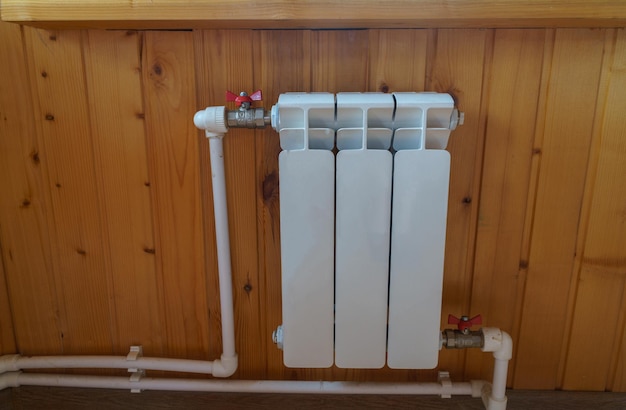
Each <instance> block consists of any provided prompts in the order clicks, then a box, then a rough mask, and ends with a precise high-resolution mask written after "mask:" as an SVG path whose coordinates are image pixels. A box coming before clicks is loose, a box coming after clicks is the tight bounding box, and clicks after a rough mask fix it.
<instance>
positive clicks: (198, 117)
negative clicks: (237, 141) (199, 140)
mask: <svg viewBox="0 0 626 410" xmlns="http://www.w3.org/2000/svg"><path fill="white" fill-rule="evenodd" d="M225 117H226V107H223V106H222V107H207V108H205V109H204V110H200V111H198V112H197V113H196V114H195V115H194V116H193V123H194V125H195V126H196V127H197V128H199V129H201V130H204V131H205V132H206V136H207V137H218V136H223V135H224V134H225V133H226V132H227V131H228V127H227V126H226V120H225Z"/></svg>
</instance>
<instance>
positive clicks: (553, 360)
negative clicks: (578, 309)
mask: <svg viewBox="0 0 626 410" xmlns="http://www.w3.org/2000/svg"><path fill="white" fill-rule="evenodd" d="M603 48H604V33H603V32H602V31H599V30H595V31H592V30H558V31H557V33H556V37H555V43H554V51H553V54H552V56H547V57H546V62H545V64H550V67H551V70H550V73H549V75H550V85H549V88H548V90H547V99H546V103H545V106H542V107H540V109H541V110H545V113H546V114H545V123H544V125H543V129H541V130H538V132H540V133H542V138H543V141H542V142H541V145H540V146H537V147H536V149H540V150H541V164H540V171H539V180H538V186H537V196H536V200H535V204H534V206H535V215H534V220H533V222H532V224H533V233H532V237H531V248H530V257H529V260H528V273H527V278H526V287H525V295H524V306H523V310H522V321H521V325H520V329H519V338H518V341H517V343H518V347H517V353H516V357H517V359H518V360H517V361H516V367H515V374H514V383H515V386H516V387H520V388H525V387H532V386H542V387H544V388H550V389H552V388H555V387H557V386H558V383H559V382H558V368H559V360H560V353H561V348H562V342H563V337H564V336H565V332H566V327H565V323H566V318H567V303H568V295H569V292H570V289H569V286H570V278H571V275H572V270H573V266H574V257H575V248H576V238H577V230H578V222H579V214H580V211H581V206H582V199H583V190H584V183H585V174H586V172H587V163H588V158H589V150H590V142H591V135H592V128H593V121H594V111H595V110H594V107H595V105H596V96H597V92H598V82H599V79H600V71H601V67H602V55H603ZM583 96H584V98H583ZM573 112H574V113H576V115H573V116H572V115H571V113H573Z"/></svg>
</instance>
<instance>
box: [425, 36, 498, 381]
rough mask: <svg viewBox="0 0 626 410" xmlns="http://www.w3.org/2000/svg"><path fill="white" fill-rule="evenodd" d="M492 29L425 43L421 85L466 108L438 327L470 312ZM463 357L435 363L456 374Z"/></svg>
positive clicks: (457, 137) (447, 356) (453, 177)
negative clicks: (483, 104)
mask: <svg viewBox="0 0 626 410" xmlns="http://www.w3.org/2000/svg"><path fill="white" fill-rule="evenodd" d="M491 34H492V33H491V32H490V31H484V30H481V31H474V30H438V31H437V32H436V33H433V37H432V38H431V40H430V44H429V47H430V50H429V56H428V58H429V60H428V66H427V71H426V89H427V90H428V91H437V92H447V93H450V94H451V95H452V96H453V98H454V99H455V101H456V104H457V106H458V108H459V110H460V111H463V112H465V124H464V125H463V126H462V127H459V128H458V130H455V131H454V137H453V138H450V141H449V144H448V150H449V151H450V156H451V164H450V192H449V199H448V221H447V232H446V250H445V261H444V279H443V301H442V311H441V312H442V329H444V328H446V327H448V325H447V323H446V319H447V317H448V314H453V315H455V316H460V315H464V314H472V313H474V312H468V309H469V307H470V306H469V303H470V292H471V283H472V260H473V259H472V258H473V253H472V249H473V246H474V239H475V235H476V224H475V219H476V215H477V212H478V201H477V199H478V198H479V191H480V167H481V164H482V150H483V143H484V130H483V127H484V117H481V95H482V89H483V63H484V60H485V58H486V57H485V54H486V53H488V51H487V47H488V43H489V42H490V41H491ZM476 313H478V312H476ZM464 356H465V352H463V351H458V350H444V351H442V352H441V354H440V356H439V366H440V368H442V369H446V370H449V371H450V372H451V374H452V375H453V376H454V377H460V375H461V374H462V373H463V367H464Z"/></svg>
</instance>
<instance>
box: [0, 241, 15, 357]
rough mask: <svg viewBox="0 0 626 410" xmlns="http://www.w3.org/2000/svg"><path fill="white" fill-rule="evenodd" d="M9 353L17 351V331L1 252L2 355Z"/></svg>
mask: <svg viewBox="0 0 626 410" xmlns="http://www.w3.org/2000/svg"><path fill="white" fill-rule="evenodd" d="M8 353H17V346H16V345H15V331H14V330H13V318H12V317H11V305H10V303H9V292H8V291H7V282H6V275H5V273H4V260H3V257H2V254H1V253H0V355H2V354H8Z"/></svg>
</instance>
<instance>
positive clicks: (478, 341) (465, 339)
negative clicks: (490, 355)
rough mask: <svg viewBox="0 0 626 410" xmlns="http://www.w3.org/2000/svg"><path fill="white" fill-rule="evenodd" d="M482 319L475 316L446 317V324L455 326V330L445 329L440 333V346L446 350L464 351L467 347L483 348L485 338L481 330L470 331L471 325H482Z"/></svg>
mask: <svg viewBox="0 0 626 410" xmlns="http://www.w3.org/2000/svg"><path fill="white" fill-rule="evenodd" d="M482 322H483V321H482V317H481V316H480V315H476V316H474V317H472V318H470V317H469V316H461V317H460V318H459V317H455V316H452V315H448V324H450V325H456V326H457V328H456V329H445V330H444V331H443V332H441V346H442V347H445V348H446V349H465V348H468V347H481V348H482V347H483V346H484V345H485V336H484V334H483V331H482V329H480V330H471V329H470V328H471V327H472V325H480V324H482Z"/></svg>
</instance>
